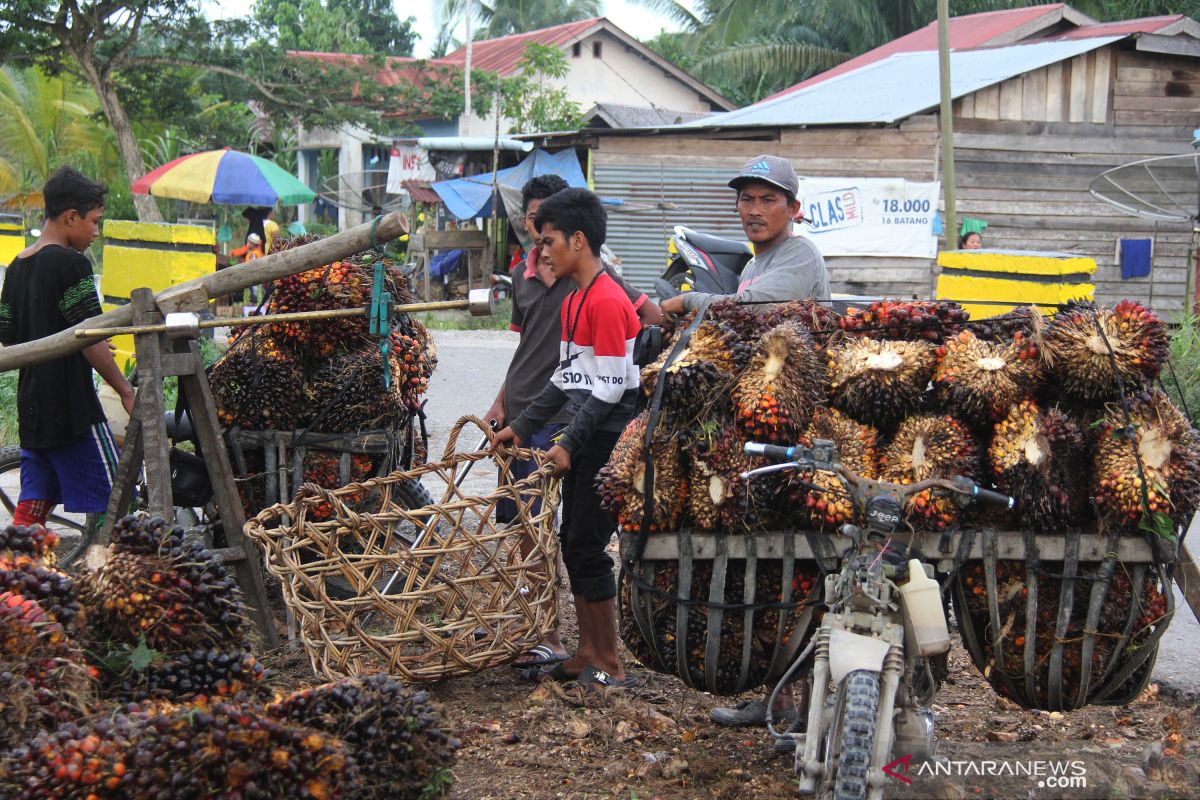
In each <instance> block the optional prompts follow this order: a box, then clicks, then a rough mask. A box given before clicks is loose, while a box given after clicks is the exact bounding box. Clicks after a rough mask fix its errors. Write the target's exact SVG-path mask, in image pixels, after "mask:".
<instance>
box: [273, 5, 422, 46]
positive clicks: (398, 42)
mask: <svg viewBox="0 0 1200 800" xmlns="http://www.w3.org/2000/svg"><path fill="white" fill-rule="evenodd" d="M253 16H254V19H255V21H257V22H258V23H259V25H261V26H262V28H263V30H264V31H265V32H266V33H267V35H270V36H273V37H274V39H275V41H276V42H277V43H278V44H279V46H281V47H283V48H285V49H288V50H317V51H320V52H328V53H377V54H381V55H388V56H410V55H412V50H413V43H414V41H415V39H416V34H415V33H414V31H413V29H412V23H413V18H412V17H409V18H408V19H405V20H402V19H400V18H399V17H398V16H396V11H395V9H394V8H393V6H392V3H391V2H390V0H256V2H255V3H254V7H253Z"/></svg>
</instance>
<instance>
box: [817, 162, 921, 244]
mask: <svg viewBox="0 0 1200 800" xmlns="http://www.w3.org/2000/svg"><path fill="white" fill-rule="evenodd" d="M939 188H940V184H939V183H938V182H936V181H934V182H932V183H913V182H911V181H906V180H902V179H899V178H801V180H800V195H799V198H798V199H799V200H800V210H801V213H802V214H803V216H804V220H803V222H802V224H801V230H800V231H798V232H801V233H803V234H805V235H807V236H809V237H811V238H812V240H813V241H814V242H815V243H816V245H817V247H818V248H819V249H820V250H821V253H822V254H824V255H826V256H893V257H894V256H907V257H912V258H933V257H934V255H936V253H937V237H936V236H935V235H934V233H933V221H934V217H935V215H936V213H937V200H938V191H939Z"/></svg>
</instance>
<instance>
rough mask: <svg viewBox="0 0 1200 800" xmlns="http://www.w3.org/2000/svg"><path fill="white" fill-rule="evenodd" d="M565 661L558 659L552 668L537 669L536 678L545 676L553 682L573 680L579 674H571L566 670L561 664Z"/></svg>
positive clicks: (539, 678)
mask: <svg viewBox="0 0 1200 800" xmlns="http://www.w3.org/2000/svg"><path fill="white" fill-rule="evenodd" d="M565 663H566V662H565V661H560V662H558V663H557V664H555V665H554V667H553V669H547V670H539V671H538V680H541V679H543V678H545V679H548V680H552V681H554V682H555V683H569V682H571V681H573V680H578V679H579V675H572V674H571V673H569V672H567V670H566V667H564V666H563V664H565ZM589 669H590V667H589ZM580 674H582V673H580Z"/></svg>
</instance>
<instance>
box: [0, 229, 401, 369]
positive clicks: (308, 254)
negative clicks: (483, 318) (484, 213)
mask: <svg viewBox="0 0 1200 800" xmlns="http://www.w3.org/2000/svg"><path fill="white" fill-rule="evenodd" d="M372 227H373V226H372V224H371V223H366V224H363V225H359V226H358V227H356V228H351V229H350V230H348V231H344V232H342V233H339V234H336V235H334V236H330V237H329V238H328V239H321V240H320V241H317V242H313V243H311V244H306V245H304V246H303V247H295V248H292V249H290V250H284V251H282V252H279V253H271V254H270V255H268V256H264V257H263V258H259V259H256V260H254V261H251V262H249V263H246V264H239V265H238V266H236V267H228V268H226V269H223V270H221V271H219V272H214V273H212V274H210V275H204V276H202V277H199V278H195V279H193V280H190V281H188V282H187V283H182V284H179V285H178V286H174V287H171V288H170V289H167V290H164V292H161V293H160V294H164V293H172V294H179V293H180V292H184V291H186V290H190V289H193V288H201V289H203V290H204V291H205V292H206V293H207V294H208V296H209V297H221V296H222V295H227V294H232V293H233V292H236V291H240V290H242V289H246V288H249V287H251V286H254V285H257V284H261V283H267V282H268V281H273V280H277V279H279V278H285V277H287V276H288V275H295V274H296V273H297V272H303V271H305V270H308V269H314V268H316V267H320V266H323V265H325V264H331V263H333V262H334V261H337V260H338V259H339V258H345V257H346V256H350V255H354V254H355V253H360V252H362V251H364V250H369V249H371V246H372V241H374V243H375V244H379V245H382V244H384V243H385V242H390V241H391V240H392V239H395V238H396V237H397V236H399V235H400V234H402V233H404V223H403V218H402V216H401V215H400V213H399V212H392V213H390V214H387V215H385V216H384V217H383V219H381V220H380V221H379V224H378V225H377V226H374V237H373V239H372ZM147 252H149V251H147ZM132 322H133V307H132V305H125V306H121V307H120V308H115V309H113V310H112V311H106V312H104V313H103V314H100V315H99V316H96V317H92V318H91V319H85V320H84V321H83V322H81V323H79V325H77V326H76V327H77V328H79V329H81V330H83V329H87V328H112V327H115V326H118V325H130V324H132ZM97 341H100V340H99V339H94V340H90V339H77V338H75V328H67V329H66V330H63V331H59V332H58V333H56V334H54V335H53V336H46V337H44V338H42V339H38V340H37V341H33V342H26V343H24V344H18V345H13V346H11V347H0V372H5V371H7V370H12V369H20V368H21V367H31V366H33V365H34V364H42V363H44V362H46V361H53V360H54V359H56V358H62V357H63V356H66V355H70V354H71V353H75V352H78V351H79V350H82V349H83V348H85V347H87V346H88V345H90V344H95V343H96V342H97Z"/></svg>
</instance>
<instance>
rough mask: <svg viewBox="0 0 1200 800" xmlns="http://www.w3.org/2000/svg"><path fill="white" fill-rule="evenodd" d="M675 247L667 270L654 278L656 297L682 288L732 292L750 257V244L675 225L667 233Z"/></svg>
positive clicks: (710, 292)
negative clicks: (670, 234)
mask: <svg viewBox="0 0 1200 800" xmlns="http://www.w3.org/2000/svg"><path fill="white" fill-rule="evenodd" d="M671 244H672V246H673V249H674V251H675V256H674V258H672V259H671V262H670V263H669V264H668V265H667V270H666V272H664V273H663V274H662V276H661V277H659V278H658V279H656V280H655V281H654V289H655V291H656V292H657V293H658V298H659V300H666V299H668V298H671V297H675V296H676V295H678V294H682V293H683V292H706V293H708V294H733V293H734V292H736V291H737V288H738V281H739V279H740V278H741V275H742V270H743V269H745V267H746V264H748V263H749V262H750V259H751V258H753V257H754V252H753V251H752V250H751V249H750V245H748V244H746V243H745V242H739V241H736V240H734V239H723V238H721V237H720V236H712V235H710V234H707V233H699V232H697V231H694V230H692V229H691V228H687V227H684V226H683V225H676V226H675V235H674V236H672V237H671Z"/></svg>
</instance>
